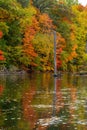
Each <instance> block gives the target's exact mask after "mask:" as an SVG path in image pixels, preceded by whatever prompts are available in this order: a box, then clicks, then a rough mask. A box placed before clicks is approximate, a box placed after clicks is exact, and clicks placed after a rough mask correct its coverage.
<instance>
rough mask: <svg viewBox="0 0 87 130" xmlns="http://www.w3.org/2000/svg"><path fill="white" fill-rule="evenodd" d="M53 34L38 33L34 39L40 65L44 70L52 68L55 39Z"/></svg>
mask: <svg viewBox="0 0 87 130" xmlns="http://www.w3.org/2000/svg"><path fill="white" fill-rule="evenodd" d="M52 38H53V37H52V35H49V34H48V35H47V34H41V33H38V34H37V35H36V36H35V38H34V40H33V45H34V48H35V51H36V52H37V53H38V57H39V60H40V61H39V66H41V67H42V68H43V70H49V71H50V70H52V69H53V67H52V59H53V40H52Z"/></svg>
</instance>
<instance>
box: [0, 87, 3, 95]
mask: <svg viewBox="0 0 87 130" xmlns="http://www.w3.org/2000/svg"><path fill="white" fill-rule="evenodd" d="M3 90H4V88H3V86H2V85H0V95H1V94H2V93H3Z"/></svg>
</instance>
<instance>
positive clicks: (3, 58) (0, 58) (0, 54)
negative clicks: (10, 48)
mask: <svg viewBox="0 0 87 130" xmlns="http://www.w3.org/2000/svg"><path fill="white" fill-rule="evenodd" d="M0 60H1V61H3V60H5V57H4V56H3V52H2V51H1V50H0Z"/></svg>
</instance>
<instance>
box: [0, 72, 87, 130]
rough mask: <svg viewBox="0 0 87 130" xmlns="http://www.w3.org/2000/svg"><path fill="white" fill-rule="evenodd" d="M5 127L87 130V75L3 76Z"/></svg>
mask: <svg viewBox="0 0 87 130" xmlns="http://www.w3.org/2000/svg"><path fill="white" fill-rule="evenodd" d="M0 129H1V130H3V129H4V130H62V129H63V130H76V129H77V130H86V129H87V77H85V76H84V77H83V76H75V75H68V74H64V75H63V76H62V77H61V78H54V77H53V75H52V74H49V73H44V74H41V73H37V74H35V73H33V74H25V75H8V76H6V75H1V76H0Z"/></svg>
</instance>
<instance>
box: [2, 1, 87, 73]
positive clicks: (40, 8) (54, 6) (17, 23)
mask: <svg viewBox="0 0 87 130" xmlns="http://www.w3.org/2000/svg"><path fill="white" fill-rule="evenodd" d="M54 30H55V31H56V35H57V39H56V57H57V58H56V61H57V69H58V70H60V71H70V72H75V71H79V70H81V69H82V70H83V69H86V68H87V6H85V7H84V6H82V5H81V4H79V3H78V0H0V69H2V68H5V69H8V70H9V69H11V68H12V67H13V68H14V67H16V68H18V69H21V70H25V71H28V72H29V71H42V72H46V71H53V70H54V54H53V53H54V52H53V48H54V43H53V42H54V34H53V31H54Z"/></svg>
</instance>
